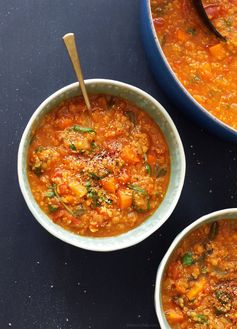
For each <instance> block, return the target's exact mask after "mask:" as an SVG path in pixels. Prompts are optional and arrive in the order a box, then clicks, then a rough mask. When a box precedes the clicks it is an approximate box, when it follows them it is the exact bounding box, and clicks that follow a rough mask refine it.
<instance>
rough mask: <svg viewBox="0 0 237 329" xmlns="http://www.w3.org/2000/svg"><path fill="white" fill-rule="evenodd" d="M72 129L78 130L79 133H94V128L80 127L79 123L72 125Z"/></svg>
mask: <svg viewBox="0 0 237 329" xmlns="http://www.w3.org/2000/svg"><path fill="white" fill-rule="evenodd" d="M72 130H74V131H76V132H79V133H95V131H94V129H92V128H88V127H82V126H79V125H75V126H73V127H72Z"/></svg>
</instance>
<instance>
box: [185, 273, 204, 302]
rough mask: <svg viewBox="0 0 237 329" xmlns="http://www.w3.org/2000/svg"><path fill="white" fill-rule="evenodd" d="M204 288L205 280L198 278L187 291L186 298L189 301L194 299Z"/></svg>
mask: <svg viewBox="0 0 237 329" xmlns="http://www.w3.org/2000/svg"><path fill="white" fill-rule="evenodd" d="M205 286H206V279H205V278H204V277H202V278H200V279H199V280H198V281H197V282H195V283H194V285H193V287H192V288H191V289H190V290H189V291H188V293H187V294H186V296H187V297H188V299H189V300H192V299H194V298H195V297H197V295H198V294H200V292H202V291H203V289H204V288H205Z"/></svg>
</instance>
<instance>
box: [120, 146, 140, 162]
mask: <svg viewBox="0 0 237 329" xmlns="http://www.w3.org/2000/svg"><path fill="white" fill-rule="evenodd" d="M121 157H122V159H123V160H124V161H125V162H127V163H129V164H135V163H138V162H139V161H140V158H139V156H138V154H137V153H136V151H135V150H134V149H132V148H131V147H130V146H128V145H127V146H125V147H124V148H123V150H122V152H121Z"/></svg>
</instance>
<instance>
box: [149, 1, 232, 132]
mask: <svg viewBox="0 0 237 329" xmlns="http://www.w3.org/2000/svg"><path fill="white" fill-rule="evenodd" d="M203 3H204V6H205V9H206V12H207V14H208V16H209V18H210V19H211V20H212V22H213V24H214V25H215V26H216V27H217V28H218V30H219V31H220V32H221V33H222V34H223V35H224V36H226V37H227V40H228V42H222V41H220V40H219V39H217V38H216V37H215V36H214V35H213V34H212V33H210V31H209V30H208V29H207V28H206V27H205V26H204V24H203V22H202V20H201V19H200V17H199V16H198V14H197V11H196V9H195V8H194V5H193V1H191V0H173V1H169V0H151V9H152V15H153V22H154V26H155V29H156V32H157V35H158V37H159V40H160V43H161V46H162V49H163V51H164V53H165V55H166V57H167V59H168V61H169V63H170V65H171V67H172V69H173V70H174V72H175V73H176V74H177V77H178V78H179V80H180V81H181V83H182V84H183V85H184V86H185V88H186V89H187V90H188V91H189V92H190V94H191V95H192V96H193V97H194V98H195V99H196V100H197V101H198V102H199V103H200V104H201V105H202V106H204V107H205V108H206V109H207V110H208V111H209V112H210V113H211V114H213V115H214V116H215V117H217V118H218V119H220V120H221V121H223V122H225V123H226V124H228V125H229V126H231V127H233V128H234V129H237V74H236V72H237V0H222V1H220V0H214V1H210V0H206V1H203Z"/></svg>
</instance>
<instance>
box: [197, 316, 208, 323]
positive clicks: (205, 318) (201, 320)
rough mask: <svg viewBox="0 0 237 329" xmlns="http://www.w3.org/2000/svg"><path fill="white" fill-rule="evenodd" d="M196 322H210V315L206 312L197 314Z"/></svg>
mask: <svg viewBox="0 0 237 329" xmlns="http://www.w3.org/2000/svg"><path fill="white" fill-rule="evenodd" d="M196 322H198V323H208V317H207V316H206V315H204V314H197V316H196Z"/></svg>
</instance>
